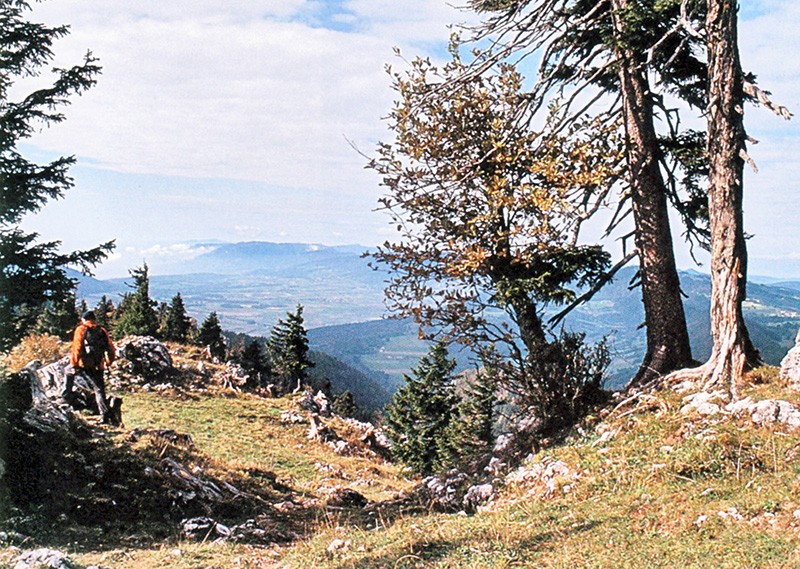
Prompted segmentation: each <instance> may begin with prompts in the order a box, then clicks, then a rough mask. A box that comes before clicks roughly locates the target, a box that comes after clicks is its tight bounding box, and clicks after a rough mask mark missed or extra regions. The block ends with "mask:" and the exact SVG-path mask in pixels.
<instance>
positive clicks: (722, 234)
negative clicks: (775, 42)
mask: <svg viewBox="0 0 800 569" xmlns="http://www.w3.org/2000/svg"><path fill="white" fill-rule="evenodd" d="M706 31H707V34H708V62H709V86H708V89H709V105H708V157H709V189H708V193H709V215H710V222H711V336H712V338H713V340H714V348H713V350H712V354H711V358H710V359H709V361H708V363H707V364H706V370H705V375H706V379H707V383H706V385H707V386H708V387H711V386H720V385H726V386H729V388H730V390H731V394H732V395H734V396H735V395H736V385H737V384H738V383H739V380H741V378H742V375H743V373H744V371H745V369H746V368H747V367H748V366H750V365H757V364H759V363H760V357H759V355H758V352H757V351H756V350H755V348H754V347H753V345H752V342H751V341H750V336H749V334H748V332H747V327H746V325H745V322H744V317H743V314H742V303H743V302H744V300H745V298H746V277H747V247H746V243H745V237H744V214H743V194H744V191H743V175H744V159H743V157H742V156H743V152H744V148H745V132H744V116H743V114H744V111H743V104H744V92H743V80H742V70H741V66H740V62H739V49H738V40H737V14H736V2H735V1H733V0H710V1H709V3H708V15H707V17H706Z"/></svg>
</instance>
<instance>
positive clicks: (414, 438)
mask: <svg viewBox="0 0 800 569" xmlns="http://www.w3.org/2000/svg"><path fill="white" fill-rule="evenodd" d="M455 366H456V362H455V360H451V359H449V358H448V352H447V347H446V346H445V345H444V344H442V343H437V344H435V345H434V346H432V347H431V349H430V351H429V352H428V354H427V355H425V356H423V357H422V359H420V361H419V364H418V365H417V367H415V368H414V369H412V370H411V376H404V379H405V381H406V385H405V386H403V387H401V388H400V390H398V391H397V393H395V395H394V397H393V398H392V401H391V402H390V403H389V405H388V406H387V407H386V430H387V434H388V435H389V438H390V439H391V440H392V443H393V445H394V453H395V456H396V458H397V459H399V460H400V461H401V462H403V463H405V464H407V465H408V466H410V467H411V468H412V469H413V470H414V471H416V472H418V473H420V474H430V473H433V472H435V471H437V470H439V469H441V468H442V467H443V466H445V465H446V457H445V456H443V455H442V452H441V449H443V448H445V447H446V445H445V444H444V442H443V438H444V437H446V436H447V435H448V432H449V429H450V423H451V422H452V420H453V417H454V415H455V413H456V404H457V396H456V393H455V387H454V381H455V376H454V375H453V370H454V369H455Z"/></svg>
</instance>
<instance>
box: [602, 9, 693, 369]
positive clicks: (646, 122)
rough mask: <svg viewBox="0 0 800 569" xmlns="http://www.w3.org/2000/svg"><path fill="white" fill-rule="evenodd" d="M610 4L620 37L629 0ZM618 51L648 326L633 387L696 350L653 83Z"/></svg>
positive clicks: (630, 56) (682, 362) (625, 52)
mask: <svg viewBox="0 0 800 569" xmlns="http://www.w3.org/2000/svg"><path fill="white" fill-rule="evenodd" d="M612 4H613V7H614V11H615V15H614V27H615V29H616V30H617V32H618V35H619V36H623V35H624V33H623V32H624V28H623V26H624V23H623V22H622V19H621V17H620V14H619V11H620V10H624V9H625V8H626V7H627V4H628V1H627V0H613V2H612ZM617 50H618V52H617V55H618V58H619V72H618V75H619V80H620V85H621V91H622V98H623V117H624V122H625V138H626V153H627V161H628V166H629V168H628V171H629V176H630V179H629V183H630V191H631V202H632V206H633V219H634V223H635V225H636V232H635V242H636V247H637V249H638V251H639V266H640V274H641V283H642V302H643V303H644V311H645V325H646V327H647V352H646V354H645V357H644V360H643V362H642V365H641V367H640V369H639V372H638V373H637V375H636V377H634V379H633V380H632V381H631V385H640V384H643V383H647V382H648V381H650V380H653V379H655V378H657V377H660V376H662V375H664V374H666V373H668V372H671V371H673V370H676V369H678V368H681V367H684V366H686V365H689V364H690V363H691V362H692V352H691V347H690V345H689V333H688V330H687V327H686V315H685V313H684V309H683V300H682V299H681V292H680V280H679V278H678V270H677V267H676V265H675V255H674V251H673V244H672V233H671V230H670V223H669V215H668V208H667V188H666V185H665V183H664V178H663V176H662V173H661V170H660V167H659V162H658V148H659V147H658V140H657V137H656V132H655V127H654V125H653V107H652V101H651V100H650V86H649V82H648V80H647V77H646V76H645V75H644V72H643V71H642V68H641V66H640V65H639V63H640V62H639V61H638V58H637V56H636V54H635V53H634V52H633V51H632V50H631V49H628V48H626V47H625V45H624V41H621V42H620V46H619V47H618V48H617Z"/></svg>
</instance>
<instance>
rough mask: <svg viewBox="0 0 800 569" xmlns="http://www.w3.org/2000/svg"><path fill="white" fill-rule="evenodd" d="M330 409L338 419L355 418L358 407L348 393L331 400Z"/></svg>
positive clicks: (351, 395)
mask: <svg viewBox="0 0 800 569" xmlns="http://www.w3.org/2000/svg"><path fill="white" fill-rule="evenodd" d="M331 409H332V410H333V412H334V413H336V414H337V415H339V416H340V417H355V416H356V415H358V405H356V400H355V398H354V397H353V394H352V393H350V391H345V392H344V393H342V394H340V395H337V396H336V397H334V398H333V403H332V404H331Z"/></svg>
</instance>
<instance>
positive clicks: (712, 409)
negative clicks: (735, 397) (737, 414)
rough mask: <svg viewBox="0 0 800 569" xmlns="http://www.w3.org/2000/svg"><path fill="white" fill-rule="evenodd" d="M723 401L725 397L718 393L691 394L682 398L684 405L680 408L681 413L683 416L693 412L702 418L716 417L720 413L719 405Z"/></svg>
mask: <svg viewBox="0 0 800 569" xmlns="http://www.w3.org/2000/svg"><path fill="white" fill-rule="evenodd" d="M724 399H725V395H724V394H723V393H722V392H719V391H714V392H712V393H709V392H707V391H700V392H698V393H692V394H691V395H687V396H686V397H684V398H683V403H684V405H683V407H681V413H683V414H684V415H686V414H689V413H693V412H694V413H697V414H698V415H703V416H712V415H718V414H719V413H721V412H722V406H721V403H722V402H723V401H724Z"/></svg>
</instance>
